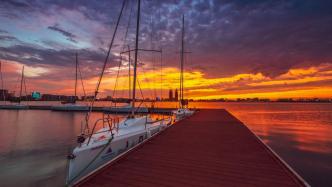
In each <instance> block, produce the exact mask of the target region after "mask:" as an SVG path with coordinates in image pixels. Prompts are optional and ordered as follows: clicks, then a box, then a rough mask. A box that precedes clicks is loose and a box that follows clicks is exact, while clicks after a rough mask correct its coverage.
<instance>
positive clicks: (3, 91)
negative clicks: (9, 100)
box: [0, 61, 6, 104]
mask: <svg viewBox="0 0 332 187" xmlns="http://www.w3.org/2000/svg"><path fill="white" fill-rule="evenodd" d="M1 65H2V62H1V61H0V78H1V90H2V96H3V101H4V102H5V104H6V96H5V88H4V85H3V77H2V67H1Z"/></svg>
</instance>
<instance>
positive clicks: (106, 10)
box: [0, 0, 332, 77]
mask: <svg viewBox="0 0 332 187" xmlns="http://www.w3.org/2000/svg"><path fill="white" fill-rule="evenodd" d="M121 2H122V1H117V0H113V1H88V0H84V1H67V0H58V1H52V0H45V1H19V2H18V1H8V0H7V1H2V2H1V3H0V7H2V9H1V10H3V11H7V12H8V14H14V13H13V12H15V15H19V16H23V15H24V14H22V12H23V11H22V9H26V10H29V11H33V12H40V13H42V14H44V15H45V16H47V14H48V13H49V9H50V7H56V10H61V9H67V10H77V11H80V12H82V13H83V14H84V15H85V16H86V18H88V19H91V20H95V21H96V22H100V23H103V24H104V25H106V26H108V28H110V29H109V30H112V28H113V26H114V22H115V21H114V20H115V18H116V16H117V15H118V13H119V12H118V10H119V9H120V6H121ZM135 2H136V1H129V4H128V5H127V8H126V12H125V14H124V18H123V20H122V22H121V27H120V28H121V29H122V33H123V32H124V29H125V28H126V23H127V19H128V16H129V10H130V8H131V7H132V6H133V10H134V11H133V15H132V20H131V26H130V29H129V32H130V38H131V39H130V40H128V41H130V42H131V43H130V45H131V46H132V45H133V40H132V38H133V33H134V31H135V16H136V15H135V14H136V11H135V9H136V3H135ZM142 2H143V3H142V19H141V23H142V25H141V33H143V34H141V38H140V46H142V47H145V48H150V46H151V44H150V42H149V41H150V39H149V33H151V32H152V33H153V35H154V37H155V38H157V39H158V40H160V41H159V42H155V43H156V45H155V46H156V47H158V48H159V47H162V48H163V51H165V55H164V58H165V59H164V61H165V62H167V66H178V59H179V58H178V54H176V52H177V51H178V50H179V47H180V34H181V32H180V31H181V16H182V14H185V19H186V20H185V26H186V48H187V50H189V51H192V52H193V53H192V54H190V58H189V57H188V59H189V60H190V61H191V62H187V67H188V66H190V64H192V65H193V66H195V67H199V68H198V69H200V70H204V69H205V70H204V72H205V74H206V76H211V77H216V76H221V75H222V76H227V75H232V74H237V73H244V72H251V73H257V72H262V73H263V74H264V75H267V76H270V77H275V76H277V75H280V74H282V73H284V72H286V71H288V70H289V69H290V68H293V67H301V66H312V65H318V64H320V63H323V62H331V61H332V56H331V52H330V51H331V49H332V35H331V33H332V25H331V24H330V23H331V22H332V1H325V0H317V1H309V0H288V1H286V0H281V1H274V0H265V1H263V0H205V1H202V0H192V1H189V0H183V1H180V0H168V1H142ZM5 9H6V10H5ZM3 11H2V12H3ZM1 14H3V13H1ZM151 17H152V18H153V21H152V22H153V23H151ZM60 24H61V23H60ZM151 25H153V29H151ZM49 29H51V30H53V31H56V32H59V33H61V34H63V35H64V36H66V37H67V38H68V39H69V40H71V41H77V40H78V39H77V37H76V36H75V35H74V34H73V33H71V32H68V31H67V30H66V29H65V28H63V27H60V26H59V25H53V26H49ZM92 34H93V33H92ZM94 37H95V38H96V40H97V41H100V42H99V43H101V44H102V45H103V46H104V45H107V44H108V43H109V41H105V40H104V39H102V38H101V36H99V35H98V36H94ZM98 47H99V46H98ZM36 50H38V49H36ZM46 51H47V50H46ZM60 52H61V53H62V55H61V54H58V53H57V55H60V56H64V55H65V54H67V53H66V51H65V50H63V51H60ZM54 58H55V57H54ZM67 60H69V59H67ZM39 63H43V62H39ZM53 63H59V65H62V64H64V62H63V61H61V60H55V61H53ZM195 67H193V68H195ZM235 67H236V68H235ZM188 68H190V67H188Z"/></svg>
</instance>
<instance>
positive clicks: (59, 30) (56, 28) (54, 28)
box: [47, 24, 77, 43]
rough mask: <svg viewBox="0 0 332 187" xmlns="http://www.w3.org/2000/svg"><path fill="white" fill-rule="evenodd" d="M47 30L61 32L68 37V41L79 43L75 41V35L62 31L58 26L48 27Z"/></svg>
mask: <svg viewBox="0 0 332 187" xmlns="http://www.w3.org/2000/svg"><path fill="white" fill-rule="evenodd" d="M47 28H48V29H50V30H53V31H56V32H59V33H60V34H62V35H64V36H65V37H67V40H69V41H71V42H74V43H77V41H76V40H75V38H76V36H75V35H74V34H72V33H70V32H68V31H65V30H64V29H61V28H60V27H59V25H58V24H55V25H53V26H48V27H47Z"/></svg>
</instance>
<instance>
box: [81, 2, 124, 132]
mask: <svg viewBox="0 0 332 187" xmlns="http://www.w3.org/2000/svg"><path fill="white" fill-rule="evenodd" d="M126 2H127V0H123V2H122V7H121V11H120V14H119V16H118V19H117V22H116V26H115V29H114V32H113V36H112V40H111V43H110V45H109V47H108V51H107V55H106V58H105V61H104V64H103V68H102V71H101V74H100V77H99V79H98V82H97V86H96V89H95V93H94V97H93V100H92V102H91V105H90V108H89V112H88V113H87V115H86V123H85V128H86V129H87V130H89V119H90V114H91V112H92V108H93V105H94V102H95V100H96V98H97V95H98V91H99V87H100V83H101V81H102V78H103V76H104V72H105V69H106V65H107V62H108V58H109V55H110V53H111V48H112V46H113V43H114V39H115V35H116V33H117V30H118V26H119V23H120V20H121V17H122V13H123V9H124V7H125V4H126Z"/></svg>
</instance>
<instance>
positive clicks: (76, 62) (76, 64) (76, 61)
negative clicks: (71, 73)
mask: <svg viewBox="0 0 332 187" xmlns="http://www.w3.org/2000/svg"><path fill="white" fill-rule="evenodd" d="M77 58H78V57H77V53H75V101H76V97H77V68H78V59H77Z"/></svg>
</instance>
